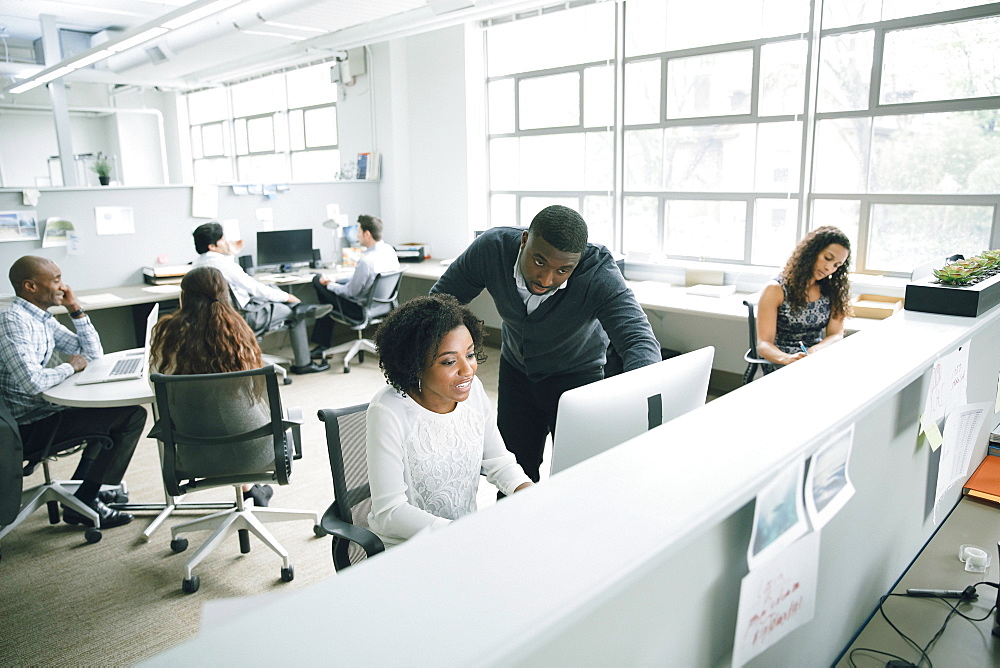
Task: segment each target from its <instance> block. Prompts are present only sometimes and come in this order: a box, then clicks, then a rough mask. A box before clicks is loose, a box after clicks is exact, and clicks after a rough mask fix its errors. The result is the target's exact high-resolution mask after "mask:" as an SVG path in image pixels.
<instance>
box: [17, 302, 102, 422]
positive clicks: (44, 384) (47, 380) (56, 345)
mask: <svg viewBox="0 0 1000 668" xmlns="http://www.w3.org/2000/svg"><path fill="white" fill-rule="evenodd" d="M73 326H74V327H75V328H76V332H75V333H74V332H71V331H70V330H69V329H67V328H66V327H64V326H63V325H62V324H60V323H59V321H58V320H56V318H55V316H53V315H52V314H51V313H49V312H48V311H43V310H42V309H40V308H38V307H37V306H35V305H34V304H32V303H31V302H29V301H26V300H24V299H22V298H21V297H15V298H14V301H13V303H11V305H10V306H9V307H8V308H7V309H5V310H4V311H3V312H0V392H3V396H4V399H6V401H7V404H8V405H9V406H10V410H11V412H12V413H13V415H14V419H16V420H17V422H18V424H31V423H32V422H37V421H38V420H41V419H42V418H44V417H47V416H49V415H52V414H53V413H55V412H56V411H58V410H60V409H61V407H60V406H56V405H55V404H50V403H49V402H47V401H45V399H43V398H42V396H41V394H42V392H44V391H45V390H48V389H49V388H51V387H55V386H56V385H58V384H59V383H61V382H63V381H64V380H66V379H67V378H69V377H70V376H72V375H73V374H74V373H75V372H74V371H73V367H72V366H71V365H70V364H69V363H68V362H61V363H59V359H61V358H59V359H56V360H55V361H56V363H55V364H51V365H50V362H52V361H53V353H55V352H59V353H62V354H63V355H83V356H84V357H86V358H87V359H88V360H94V359H97V358H98V357H100V356H101V355H103V354H104V350H103V349H102V348H101V339H100V336H98V334H97V330H96V329H94V325H93V324H92V323H91V322H90V317H89V316H86V315H85V316H83V317H82V318H76V319H74V320H73Z"/></svg>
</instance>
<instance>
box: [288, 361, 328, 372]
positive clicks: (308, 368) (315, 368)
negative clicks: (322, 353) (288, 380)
mask: <svg viewBox="0 0 1000 668" xmlns="http://www.w3.org/2000/svg"><path fill="white" fill-rule="evenodd" d="M329 368H330V365H329V364H327V363H326V362H310V363H309V364H306V365H304V366H293V367H292V373H297V374H303V373H319V372H320V371H326V370H327V369H329Z"/></svg>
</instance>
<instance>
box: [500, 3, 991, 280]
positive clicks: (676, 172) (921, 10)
mask: <svg viewBox="0 0 1000 668" xmlns="http://www.w3.org/2000/svg"><path fill="white" fill-rule="evenodd" d="M820 8H822V15H821V16H816V12H818V11H819V9H820ZM484 27H485V30H484V33H485V39H486V54H487V77H488V78H487V86H486V92H487V100H488V114H489V126H488V150H489V156H490V161H489V167H490V181H489V183H490V216H491V224H492V225H527V224H528V223H529V222H530V220H531V217H532V216H533V215H534V213H536V212H537V211H538V210H539V209H540V208H542V207H544V206H546V205H548V204H552V203H563V204H566V205H568V206H572V207H573V208H576V209H578V210H579V211H581V213H582V214H583V215H584V217H585V218H586V219H587V221H588V224H589V225H590V227H591V229H592V233H591V237H592V239H593V240H594V241H597V242H599V243H604V244H606V245H608V246H611V247H613V248H616V249H618V250H621V251H623V252H625V253H626V254H628V255H630V257H632V258H641V259H651V260H657V259H661V258H677V259H705V260H715V261H721V262H727V263H735V264H755V265H766V266H776V265H780V264H781V263H783V262H784V260H785V258H786V257H787V256H788V253H789V252H790V250H791V248H792V247H793V246H794V244H795V243H796V241H797V240H798V239H799V238H801V237H802V236H804V235H805V234H806V233H807V232H808V231H809V230H810V229H813V228H815V227H818V226H820V225H827V224H832V225H837V226H839V227H841V228H842V229H843V230H844V231H845V232H846V233H847V234H848V235H849V236H850V237H851V239H852V241H853V243H854V245H855V253H854V268H855V270H857V271H864V272H869V273H885V274H890V275H896V274H899V275H904V274H908V273H909V272H910V270H912V269H913V268H914V267H915V266H917V265H920V264H923V263H925V262H928V261H932V260H934V259H936V258H939V257H943V256H945V255H950V254H952V253H967V254H974V253H978V252H979V251H981V250H983V249H985V248H996V247H998V246H1000V213H998V210H1000V112H998V107H1000V66H998V64H1000V10H998V8H997V5H996V4H982V3H976V2H970V1H968V0H967V1H965V2H962V1H961V0H835V1H833V0H828V1H826V2H822V3H820V2H810V0H702V1H701V2H697V3H692V2H690V1H689V0H619V1H618V2H595V3H592V4H585V5H583V6H576V7H575V8H573V9H564V10H561V11H558V10H557V11H551V10H543V11H540V12H538V15H537V16H531V17H525V16H524V15H523V14H522V15H519V16H517V17H514V18H513V20H509V21H494V22H491V23H489V24H488V25H485V26H484ZM526 44H530V45H532V47H531V48H525V45H526Z"/></svg>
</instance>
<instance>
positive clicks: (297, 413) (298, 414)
mask: <svg viewBox="0 0 1000 668" xmlns="http://www.w3.org/2000/svg"><path fill="white" fill-rule="evenodd" d="M303 423H305V418H304V417H303V416H302V408H301V407H299V406H291V407H289V408H286V409H285V418H284V419H283V420H282V421H281V425H282V426H283V427H284V428H285V429H286V430H288V431H291V432H292V459H302V430H301V429H300V425H302V424H303Z"/></svg>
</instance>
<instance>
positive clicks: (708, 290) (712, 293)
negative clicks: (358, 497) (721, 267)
mask: <svg viewBox="0 0 1000 668" xmlns="http://www.w3.org/2000/svg"><path fill="white" fill-rule="evenodd" d="M735 292H736V284H735V283H734V284H733V285H705V284H698V285H692V286H690V287H689V288H688V289H687V293H688V294H689V295H700V296H702V297H728V296H729V295H731V294H734V293H735Z"/></svg>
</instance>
